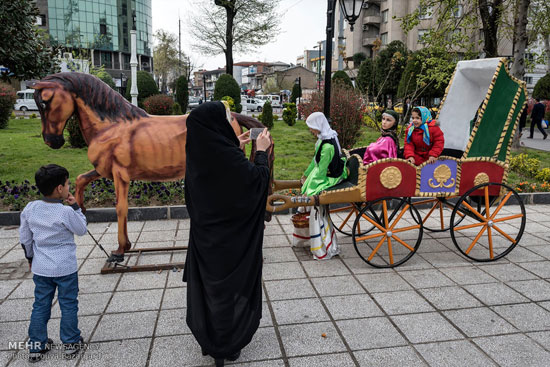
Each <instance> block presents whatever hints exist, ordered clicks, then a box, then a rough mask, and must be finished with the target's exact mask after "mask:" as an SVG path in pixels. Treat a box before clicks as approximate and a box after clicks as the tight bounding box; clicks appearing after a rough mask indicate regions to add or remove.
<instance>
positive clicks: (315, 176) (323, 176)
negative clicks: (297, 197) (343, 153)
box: [302, 140, 348, 196]
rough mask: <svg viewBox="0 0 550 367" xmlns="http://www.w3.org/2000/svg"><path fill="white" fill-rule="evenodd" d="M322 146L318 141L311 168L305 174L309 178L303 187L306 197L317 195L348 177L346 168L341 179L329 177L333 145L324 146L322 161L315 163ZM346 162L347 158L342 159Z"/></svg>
mask: <svg viewBox="0 0 550 367" xmlns="http://www.w3.org/2000/svg"><path fill="white" fill-rule="evenodd" d="M320 145H321V141H320V140H318V141H317V144H316V145H315V154H314V155H313V159H312V160H311V163H310V164H309V167H308V168H307V169H306V171H305V172H304V176H307V179H306V181H305V182H304V184H303V185H302V194H304V195H308V196H311V195H317V194H318V193H320V192H321V191H323V190H325V189H327V188H329V187H331V186H334V185H336V184H338V183H340V182H341V181H343V180H345V179H346V178H347V177H348V172H347V169H345V168H344V170H343V171H342V174H341V175H340V177H327V171H328V166H329V164H330V162H331V161H332V157H334V146H333V145H332V144H323V145H322V148H321V159H319V163H317V162H315V156H316V155H317V150H318V149H319V146H320ZM342 159H343V160H345V158H342Z"/></svg>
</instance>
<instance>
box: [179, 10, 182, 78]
mask: <svg viewBox="0 0 550 367" xmlns="http://www.w3.org/2000/svg"><path fill="white" fill-rule="evenodd" d="M178 46H179V53H178V60H179V71H180V75H181V74H182V73H183V69H182V68H181V19H180V15H179V10H178Z"/></svg>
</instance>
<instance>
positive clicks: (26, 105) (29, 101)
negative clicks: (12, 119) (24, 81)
mask: <svg viewBox="0 0 550 367" xmlns="http://www.w3.org/2000/svg"><path fill="white" fill-rule="evenodd" d="M13 109H14V110H18V111H29V110H38V107H37V106H36V102H35V101H34V89H25V90H20V91H19V92H17V100H16V101H15V105H14V106H13Z"/></svg>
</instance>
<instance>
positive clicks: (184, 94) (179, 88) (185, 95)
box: [176, 75, 189, 115]
mask: <svg viewBox="0 0 550 367" xmlns="http://www.w3.org/2000/svg"><path fill="white" fill-rule="evenodd" d="M176 101H178V103H179V105H180V106H181V110H182V111H184V112H187V106H188V105H189V81H188V80H187V78H186V77H185V76H184V75H182V76H180V77H179V78H178V79H177V80H176ZM179 115H181V113H179Z"/></svg>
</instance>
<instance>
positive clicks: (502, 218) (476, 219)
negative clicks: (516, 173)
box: [451, 183, 526, 262]
mask: <svg viewBox="0 0 550 367" xmlns="http://www.w3.org/2000/svg"><path fill="white" fill-rule="evenodd" d="M495 186H498V188H499V190H500V195H498V196H490V195H489V192H490V191H493V189H492V188H494V187H495ZM476 190H481V192H482V195H481V196H478V195H476V196H470V195H471V194H472V193H473V192H474V191H476ZM469 198H470V199H472V200H471V201H468V199H469ZM511 198H513V199H514V201H515V202H514V205H508V206H505V205H506V204H509V201H510V199H511ZM473 202H477V203H479V205H478V206H477V208H474V206H473V205H471V204H470V203H473ZM459 208H460V209H459ZM459 210H460V211H462V212H463V213H465V214H466V216H465V217H464V220H463V221H462V223H460V225H458V226H456V225H453V223H454V219H455V217H456V216H457V215H458V214H457V213H458V211H459ZM525 222H526V216H525V206H524V205H523V202H522V201H521V198H520V197H519V195H518V194H517V192H516V191H514V189H512V188H511V187H510V186H507V185H504V184H501V183H485V184H481V185H478V186H476V187H474V188H472V189H471V190H469V191H468V192H467V193H466V194H464V195H463V196H462V197H461V198H460V200H459V201H458V202H457V204H456V207H455V209H454V210H453V213H452V214H451V238H452V239H453V242H454V244H455V246H456V248H457V249H458V250H459V251H460V252H461V253H462V254H463V255H464V256H466V257H468V258H470V259H472V260H475V261H483V262H486V261H495V260H498V259H500V258H501V257H504V256H506V255H507V254H508V253H509V252H510V251H512V250H513V249H514V247H516V245H517V244H518V242H519V240H520V239H521V236H522V235H523V230H524V229H525Z"/></svg>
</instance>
